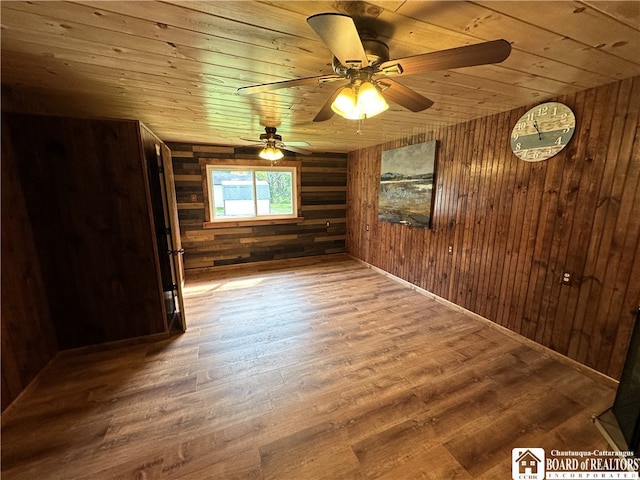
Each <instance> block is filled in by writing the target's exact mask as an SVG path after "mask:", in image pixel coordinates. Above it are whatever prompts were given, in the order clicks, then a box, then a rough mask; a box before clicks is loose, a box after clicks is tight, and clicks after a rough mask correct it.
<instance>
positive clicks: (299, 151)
mask: <svg viewBox="0 0 640 480" xmlns="http://www.w3.org/2000/svg"><path fill="white" fill-rule="evenodd" d="M281 148H284V149H285V150H289V151H290V152H295V153H299V154H301V155H311V152H310V151H309V150H304V149H303V148H298V147H292V146H291V145H281Z"/></svg>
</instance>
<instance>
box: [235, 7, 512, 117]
mask: <svg viewBox="0 0 640 480" xmlns="http://www.w3.org/2000/svg"><path fill="white" fill-rule="evenodd" d="M307 23H308V24H309V25H310V26H311V28H312V29H313V30H314V31H315V32H316V34H318V36H319V37H320V39H321V40H322V41H323V42H324V43H325V44H326V45H327V47H328V48H329V50H330V51H331V53H333V55H334V58H333V71H334V73H332V74H328V75H320V76H315V77H306V78H297V79H293V80H284V81H280V82H273V83H264V84H261V85H253V86H249V87H242V88H239V89H238V93H239V94H241V95H249V94H254V93H261V92H267V91H271V90H276V89H279V88H287V87H296V86H300V85H310V84H314V83H327V82H333V81H336V80H344V79H346V80H348V81H349V83H348V84H347V85H346V86H341V87H340V88H338V89H337V90H335V91H334V92H333V94H332V95H331V97H329V99H328V100H327V102H326V103H325V104H324V105H323V106H322V108H321V109H320V111H319V112H318V114H317V115H316V116H315V118H314V119H313V121H314V122H322V121H324V120H328V119H330V118H331V117H332V116H333V114H334V113H338V114H339V115H341V116H343V117H345V118H348V119H361V118H367V117H372V116H373V115H377V114H378V113H381V112H382V111H384V110H386V109H387V108H388V104H387V103H386V100H390V101H392V102H395V103H397V104H398V105H401V106H402V107H404V108H406V109H408V110H410V111H412V112H420V111H422V110H425V109H427V108H429V107H430V106H431V105H433V101H431V100H429V99H428V98H426V97H424V96H423V95H421V94H419V93H417V92H415V91H414V90H411V89H410V88H407V87H405V86H404V85H402V84H400V83H398V82H396V81H395V80H393V79H391V78H389V77H393V76H401V75H415V74H419V73H425V72H431V71H435V70H447V69H450V68H460V67H471V66H475V65H486V64H490V63H499V62H502V61H503V60H505V59H506V58H507V57H508V56H509V54H510V53H511V45H510V44H509V42H507V41H506V40H493V41H489V42H483V43H478V44H474V45H465V46H462V47H456V48H451V49H448V50H440V51H436V52H430V53H423V54H421V55H414V56H410V57H405V58H400V59H397V60H389V47H388V46H387V45H386V44H385V43H384V42H382V41H381V40H378V39H377V38H376V37H375V35H372V34H367V33H365V32H362V33H359V32H358V30H357V28H356V25H355V23H354V21H353V19H352V18H351V17H350V16H348V15H344V14H341V13H320V14H317V15H312V16H310V17H309V18H307Z"/></svg>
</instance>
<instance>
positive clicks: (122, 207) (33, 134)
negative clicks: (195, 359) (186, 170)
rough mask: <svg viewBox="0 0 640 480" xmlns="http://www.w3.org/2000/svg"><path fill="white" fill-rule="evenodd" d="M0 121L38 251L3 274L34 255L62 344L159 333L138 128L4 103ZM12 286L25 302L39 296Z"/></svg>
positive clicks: (161, 320) (13, 335)
mask: <svg viewBox="0 0 640 480" xmlns="http://www.w3.org/2000/svg"><path fill="white" fill-rule="evenodd" d="M2 122H3V142H4V141H5V140H6V139H10V140H11V144H12V147H13V148H12V151H11V155H12V156H13V161H15V165H16V171H17V174H18V175H17V176H18V178H19V182H20V186H21V188H22V190H23V192H24V199H25V205H26V208H27V212H28V222H29V226H28V227H29V228H31V229H32V231H33V238H34V243H35V248H36V251H37V257H32V256H31V255H30V254H29V252H24V254H25V257H23V258H18V259H16V264H15V267H16V270H15V272H12V273H10V274H9V275H5V272H4V270H3V282H4V281H5V280H7V279H9V278H12V277H14V276H15V277H16V278H20V275H23V273H22V272H23V270H22V268H25V267H24V266H26V265H28V264H30V262H34V261H38V262H39V263H40V266H41V271H42V277H43V282H44V286H45V290H46V297H47V302H48V308H49V311H50V314H51V319H52V322H53V325H54V327H55V331H56V337H57V341H58V345H59V348H60V349H66V348H75V347H81V346H85V345H92V344H98V343H103V342H109V341H114V340H120V339H126V338H132V337H139V336H144V335H151V334H156V333H164V332H166V331H167V328H166V319H165V314H164V303H163V302H164V300H163V295H162V289H161V285H160V282H159V280H158V258H157V250H156V246H155V239H154V224H153V219H152V216H151V207H150V200H149V192H148V184H147V182H148V180H147V176H146V175H147V172H146V169H145V159H144V157H143V152H142V140H141V129H143V128H144V127H142V126H141V125H140V123H139V122H137V121H131V120H127V121H118V120H86V119H77V118H65V117H53V116H41V115H27V114H16V113H8V112H3V115H2ZM5 133H6V136H5V135H4V134H5ZM3 153H4V150H3ZM4 161H5V158H4V155H3V162H4ZM2 208H3V212H4V209H5V208H10V206H8V205H6V204H4V202H3V205H2ZM23 221H26V219H23ZM26 228H27V226H26V225H25V229H26ZM2 248H3V253H2V257H3V261H4V258H5V245H4V243H3V246H2ZM35 258H37V260H35ZM18 291H20V292H21V294H22V295H24V298H23V300H24V301H27V302H40V301H41V300H42V299H41V298H39V297H38V298H33V299H32V298H30V297H29V295H30V292H29V291H28V290H20V289H19V288H18ZM5 300H6V297H5V296H4V295H3V298H2V302H3V307H4V302H5ZM3 310H4V308H3ZM4 321H5V316H4V315H3V322H4ZM3 328H4V327H3ZM21 335H22V334H21V333H20V330H17V329H15V330H11V331H10V332H9V336H8V338H7V337H5V336H3V344H4V342H5V341H11V342H15V343H19V342H23V341H24V340H25V338H23V337H22V336H21ZM15 360H16V362H18V361H19V360H20V359H19V358H16V359H15ZM2 368H3V372H4V369H5V363H4V362H3V366H2Z"/></svg>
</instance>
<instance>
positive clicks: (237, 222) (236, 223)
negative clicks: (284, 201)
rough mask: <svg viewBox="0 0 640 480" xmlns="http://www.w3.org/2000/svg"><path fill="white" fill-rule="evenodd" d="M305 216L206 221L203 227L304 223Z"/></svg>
mask: <svg viewBox="0 0 640 480" xmlns="http://www.w3.org/2000/svg"><path fill="white" fill-rule="evenodd" d="M303 221H304V217H295V218H269V219H265V220H234V221H230V222H226V221H225V222H204V223H203V224H202V228H230V227H255V226H258V225H283V224H290V223H302V222H303Z"/></svg>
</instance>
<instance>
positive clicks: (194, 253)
mask: <svg viewBox="0 0 640 480" xmlns="http://www.w3.org/2000/svg"><path fill="white" fill-rule="evenodd" d="M169 147H170V148H171V153H172V156H173V168H174V174H175V184H176V195H177V201H178V215H179V218H180V232H181V236H182V244H183V246H184V249H185V257H184V261H185V269H186V270H191V269H199V268H209V267H217V266H220V265H229V264H237V263H248V262H256V261H270V260H275V259H281V258H293V257H302V256H309V255H320V254H332V253H340V252H344V249H345V231H346V225H345V222H346V188H347V187H346V185H347V157H346V155H344V154H314V155H296V156H292V155H291V156H290V155H289V154H287V156H285V158H284V160H289V159H291V160H294V159H295V160H296V161H298V162H301V168H300V173H301V178H300V192H299V195H300V210H299V215H300V216H301V217H302V219H297V220H288V221H286V222H282V223H278V222H271V223H264V222H262V223H261V224H257V225H256V224H254V223H252V222H247V223H242V222H237V224H236V225H235V226H226V227H224V228H207V227H205V226H204V224H205V222H206V217H207V215H206V209H207V208H208V207H207V203H206V202H207V199H206V196H207V191H206V185H205V183H204V179H203V177H202V174H201V165H200V161H201V160H203V161H205V159H221V160H228V159H235V160H237V161H238V163H239V164H240V163H242V161H243V160H245V161H247V162H248V163H249V164H255V163H256V161H257V160H260V159H259V158H258V156H257V153H258V148H253V149H237V150H234V149H233V148H231V147H225V148H221V147H218V146H214V145H191V144H178V143H169ZM261 163H262V164H265V162H264V161H263V160H262V161H261ZM327 222H329V226H328V227H327Z"/></svg>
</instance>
